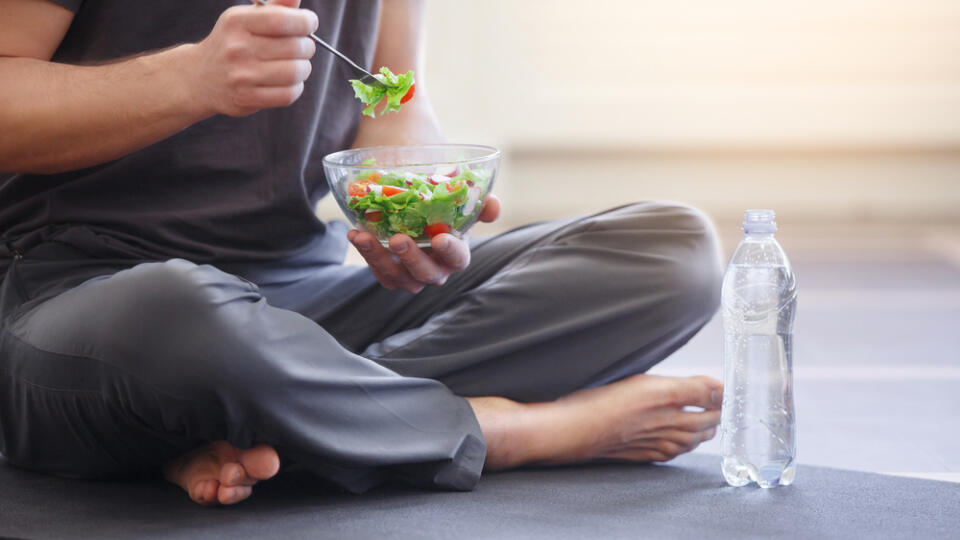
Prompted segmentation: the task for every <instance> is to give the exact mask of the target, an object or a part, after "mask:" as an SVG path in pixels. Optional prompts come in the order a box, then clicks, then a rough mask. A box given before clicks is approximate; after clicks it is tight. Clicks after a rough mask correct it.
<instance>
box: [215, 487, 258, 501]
mask: <svg viewBox="0 0 960 540" xmlns="http://www.w3.org/2000/svg"><path fill="white" fill-rule="evenodd" d="M251 493H253V488H251V487H250V486H233V487H230V486H220V490H219V492H218V493H217V500H218V501H220V504H236V503H238V502H240V501H242V500H244V499H246V498H247V497H249V496H250V494H251Z"/></svg>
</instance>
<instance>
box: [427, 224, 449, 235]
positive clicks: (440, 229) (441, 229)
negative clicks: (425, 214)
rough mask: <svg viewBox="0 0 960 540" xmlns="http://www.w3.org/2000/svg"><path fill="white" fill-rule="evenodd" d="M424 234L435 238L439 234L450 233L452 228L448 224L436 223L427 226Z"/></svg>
mask: <svg viewBox="0 0 960 540" xmlns="http://www.w3.org/2000/svg"><path fill="white" fill-rule="evenodd" d="M423 232H425V233H427V236H429V237H430V238H433V237H434V236H436V235H438V234H443V233H448V232H450V226H449V225H447V224H446V223H434V224H433V225H427V226H426V227H424V229H423Z"/></svg>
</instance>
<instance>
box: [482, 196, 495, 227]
mask: <svg viewBox="0 0 960 540" xmlns="http://www.w3.org/2000/svg"><path fill="white" fill-rule="evenodd" d="M498 217H500V197H497V196H496V195H493V194H490V195H487V196H486V197H484V198H483V210H481V211H480V218H479V219H480V221H483V222H485V223H490V222H491V221H496V219H497V218H498Z"/></svg>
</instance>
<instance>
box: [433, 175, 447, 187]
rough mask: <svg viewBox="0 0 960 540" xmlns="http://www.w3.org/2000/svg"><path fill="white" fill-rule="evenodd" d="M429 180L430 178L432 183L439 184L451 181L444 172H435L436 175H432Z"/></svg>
mask: <svg viewBox="0 0 960 540" xmlns="http://www.w3.org/2000/svg"><path fill="white" fill-rule="evenodd" d="M429 180H430V183H431V184H433V185H437V184H441V183H444V182H449V181H450V178H448V177H447V176H444V175H442V174H435V175H433V176H431V177H430V178H429Z"/></svg>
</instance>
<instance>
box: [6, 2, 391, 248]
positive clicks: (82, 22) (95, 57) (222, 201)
mask: <svg viewBox="0 0 960 540" xmlns="http://www.w3.org/2000/svg"><path fill="white" fill-rule="evenodd" d="M55 1H56V2H57V3H58V4H61V5H63V6H65V7H67V8H69V9H71V10H73V11H75V12H76V17H75V18H74V21H73V24H72V25H71V26H70V29H69V31H68V32H67V35H66V36H65V38H64V40H63V43H61V45H60V47H59V49H57V51H56V53H55V54H54V57H53V61H55V62H63V63H70V64H88V63H97V62H103V61H106V60H114V59H120V58H123V57H126V56H130V55H134V54H138V53H142V52H144V51H151V50H156V49H162V48H166V47H170V46H173V45H176V44H180V43H187V42H197V41H200V40H202V39H203V38H204V37H205V36H206V35H207V34H209V33H210V30H211V29H212V28H213V26H214V23H215V22H216V21H217V18H218V17H219V16H220V14H221V13H222V12H223V11H224V10H225V9H226V8H228V7H230V6H231V5H249V2H244V1H240V0H238V1H228V0H197V1H192V2H163V1H150V2H135V1H130V0H55ZM301 7H304V8H307V9H311V10H313V11H315V12H316V13H317V15H318V17H319V19H320V28H319V29H318V31H317V35H319V36H320V37H321V38H324V39H326V40H327V41H328V43H331V44H332V45H333V46H335V47H337V48H338V49H339V50H340V51H342V52H343V53H345V54H346V55H347V56H349V57H351V58H353V59H355V60H356V61H357V62H358V63H360V64H361V65H363V64H365V65H367V66H369V65H370V64H371V62H372V61H373V49H374V45H375V43H376V30H377V23H378V21H377V17H378V12H379V1H378V0H303V3H302V6H301ZM348 78H351V74H350V73H349V71H348V70H347V69H345V68H344V66H343V65H342V64H341V63H339V62H335V61H334V58H333V56H332V55H331V54H329V53H326V52H325V51H323V50H322V49H321V50H319V51H318V53H317V55H316V56H315V57H314V59H313V72H312V75H311V76H310V79H309V80H308V81H307V82H306V84H305V89H304V92H303V95H302V96H301V97H300V99H299V100H297V102H296V103H294V104H293V105H292V106H290V107H285V108H279V109H267V110H262V111H260V112H257V113H255V114H253V115H251V116H248V117H245V118H231V117H227V116H215V117H213V118H209V119H207V120H204V121H202V122H200V123H198V124H195V125H193V126H190V127H188V128H187V129H185V130H183V131H181V132H179V133H177V134H175V135H173V136H171V137H169V138H167V139H165V140H163V141H160V142H158V143H156V144H153V145H151V146H149V147H147V148H144V149H142V150H139V151H137V152H134V153H132V154H130V155H127V156H124V157H122V158H120V159H117V160H115V161H111V162H109V163H104V164H101V165H97V166H95V167H90V168H87V169H83V170H78V171H71V172H67V173H62V174H52V175H37V174H0V245H4V246H5V249H4V250H3V251H12V250H13V249H17V250H19V251H21V252H23V251H26V250H27V249H29V248H30V247H31V246H32V245H35V244H36V243H38V242H40V241H42V240H43V239H45V238H49V237H51V236H53V235H55V234H56V233H57V232H58V231H59V230H62V229H63V228H65V227H70V226H75V225H83V226H86V227H88V228H91V229H93V230H94V231H95V232H96V233H98V234H101V235H104V236H105V237H106V238H107V239H108V240H109V241H110V243H111V244H112V245H117V244H119V245H120V246H122V248H123V249H124V251H126V252H129V253H131V254H135V255H136V256H138V257H142V258H145V259H159V260H162V259H167V258H171V257H184V258H187V259H189V260H192V261H195V262H218V261H223V262H229V261H275V260H278V259H283V258H285V257H296V258H297V259H298V260H299V261H300V263H303V261H305V260H306V261H311V262H316V263H318V264H319V263H325V262H339V261H338V259H339V260H342V257H343V253H344V251H345V246H346V244H345V239H343V238H342V233H341V234H329V233H327V226H326V225H325V224H324V223H322V222H320V221H319V220H318V219H317V218H316V217H315V215H314V209H315V207H316V203H317V201H318V200H319V199H320V198H321V197H323V196H324V195H325V194H326V193H327V191H328V188H327V185H326V181H325V179H324V175H323V167H322V164H321V160H322V158H323V156H324V155H326V154H327V153H328V152H333V151H336V150H340V149H343V148H346V147H348V146H349V145H350V143H351V142H352V139H353V137H354V135H355V133H356V128H357V123H358V122H359V119H360V110H361V105H360V103H359V102H358V101H357V100H356V99H355V98H354V97H353V91H352V89H351V88H350V85H349V84H348V82H347V79H348ZM82 91H83V89H81V88H78V89H77V92H82ZM325 233H327V234H325Z"/></svg>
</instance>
